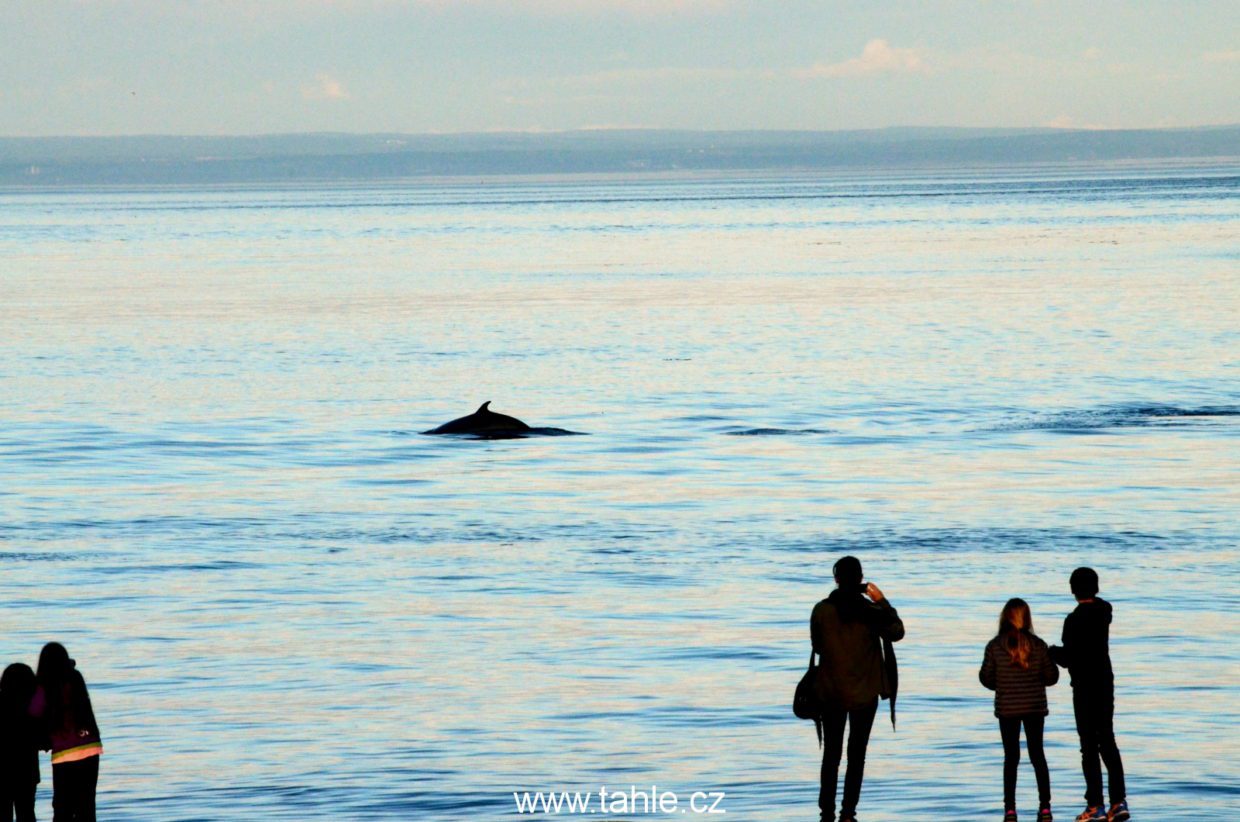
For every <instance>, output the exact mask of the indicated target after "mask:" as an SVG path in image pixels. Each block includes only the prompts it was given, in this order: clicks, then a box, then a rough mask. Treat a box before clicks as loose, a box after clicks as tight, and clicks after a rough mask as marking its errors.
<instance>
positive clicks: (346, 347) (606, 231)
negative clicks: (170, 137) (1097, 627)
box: [0, 166, 1240, 822]
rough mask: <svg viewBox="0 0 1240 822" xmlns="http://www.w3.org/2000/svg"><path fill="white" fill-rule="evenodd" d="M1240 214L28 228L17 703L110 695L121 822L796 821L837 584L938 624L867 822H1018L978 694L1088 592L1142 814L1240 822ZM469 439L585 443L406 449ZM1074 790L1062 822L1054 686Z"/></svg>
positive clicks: (1115, 176)
mask: <svg viewBox="0 0 1240 822" xmlns="http://www.w3.org/2000/svg"><path fill="white" fill-rule="evenodd" d="M1238 194H1240V169H1238V168H1237V167H1235V166H1207V167H1163V168H1149V169H1147V168H1138V167H1124V168H1111V169H1106V170H1102V171H1098V170H1084V171H1083V170H1073V169H1067V170H1064V169H1060V170H1052V171H1031V170H1013V171H1007V172H1002V173H999V172H985V173H983V172H977V173H955V174H951V175H933V174H923V175H911V176H906V177H897V176H891V175H885V176H884V175H878V176H873V177H864V176H853V177H847V178H832V177H787V178H777V177H762V178H714V179H707V178H694V179H607V180H592V181H583V180H576V181H515V182H513V181H510V182H493V181H470V182H468V183H464V182H460V183H452V184H421V185H410V186H407V187H399V186H392V187H370V188H339V187H333V188H313V187H311V188H283V189H278V190H259V189H236V190H234V189H210V190H191V189H166V190H146V191H132V190H102V191H100V190H96V191H71V192H41V193H28V192H27V193H23V192H14V191H9V192H5V193H0V261H2V263H0V264H2V267H3V271H0V306H2V307H3V311H2V312H0V343H2V345H0V419H2V420H3V426H2V427H0V602H2V607H0V658H2V660H0V661H4V662H9V661H16V660H26V661H28V662H32V663H33V662H34V660H35V659H36V656H37V653H38V650H39V647H40V646H41V644H42V643H43V642H45V641H48V640H50V639H58V640H61V641H62V642H64V643H65V644H66V645H67V646H68V648H69V650H70V653H71V654H72V655H74V656H75V657H76V658H77V660H78V663H79V667H80V668H81V669H82V670H83V672H84V673H85V675H86V677H87V679H88V681H89V682H90V684H91V688H92V694H93V697H94V701H95V706H96V710H97V712H98V714H99V718H100V723H101V725H102V728H103V732H104V736H105V741H106V746H107V752H106V754H105V759H104V761H103V767H102V775H101V781H100V802H101V807H102V818H105V819H109V820H151V821H152V822H168V821H169V820H270V819H290V820H326V819H333V820H335V819H359V820H368V819H383V820H389V819H391V820H395V819H427V820H478V819H504V818H515V816H516V815H515V812H514V804H513V800H512V795H511V794H512V791H514V790H515V791H525V790H531V791H532V790H544V789H557V790H583V791H585V790H597V789H598V787H599V786H607V787H609V788H613V789H614V788H624V789H627V788H628V787H629V786H630V785H634V784H636V785H639V786H649V785H650V784H652V783H653V784H656V785H658V786H659V789H660V790H664V789H666V790H672V791H677V792H679V793H680V795H681V797H682V801H683V798H685V797H687V796H688V794H689V793H691V792H692V791H694V790H704V791H723V792H725V793H726V798H725V799H724V800H723V802H722V804H721V807H722V808H724V809H726V811H727V812H728V816H726V817H722V818H728V819H734V820H796V819H809V818H816V814H817V808H816V805H815V802H816V792H817V767H818V765H817V758H818V751H817V748H816V742H815V739H814V733H813V730H812V726H810V725H809V724H808V723H804V722H799V721H797V720H795V719H793V717H792V716H791V713H790V710H789V704H790V701H791V697H792V691H793V688H794V686H795V684H796V681H797V679H798V678H799V676H800V674H801V671H802V669H803V666H804V664H805V659H806V656H807V651H808V626H807V619H808V615H809V611H810V609H811V607H812V606H813V604H814V602H815V601H817V600H818V599H819V598H820V597H822V596H825V595H826V594H827V593H828V591H829V589H830V581H829V577H830V574H829V569H830V566H831V564H832V562H833V561H834V560H835V559H836V558H837V557H839V556H841V555H843V554H846V553H851V554H855V555H857V556H859V557H860V558H861V560H862V561H863V563H864V564H865V567H866V571H867V575H868V577H869V578H870V579H872V580H873V581H875V582H876V583H878V584H879V585H880V586H881V587H882V588H883V589H884V590H885V591H886V592H887V594H888V595H889V597H890V598H891V600H892V602H893V603H894V604H895V605H896V606H897V607H898V608H899V609H900V611H901V614H902V615H903V617H904V620H905V623H906V625H907V627H908V637H907V639H906V640H905V641H904V642H903V643H902V644H901V645H900V646H899V651H900V661H901V666H902V667H901V672H902V693H901V697H900V702H899V709H900V721H899V728H898V731H896V732H894V733H893V732H892V729H891V727H890V725H889V724H888V723H885V722H883V721H882V720H881V718H880V721H879V723H878V724H877V725H876V727H875V733H874V739H873V742H872V744H871V748H870V751H871V754H870V761H869V768H868V771H867V779H866V783H865V792H864V795H863V798H862V806H861V810H862V818H863V819H865V820H867V822H868V821H869V820H879V821H880V822H881V820H894V819H897V818H899V819H953V820H982V819H993V818H997V817H998V816H999V813H1000V809H1001V796H1002V794H1001V761H1000V760H1001V749H1000V742H999V734H998V729H997V726H996V722H995V720H994V717H993V716H992V714H991V697H990V694H989V692H987V691H985V690H983V689H982V688H981V686H980V685H979V684H978V682H977V666H978V664H979V663H980V660H981V654H982V648H983V646H984V645H985V643H986V641H987V639H988V638H989V636H990V635H991V634H992V632H993V630H994V625H995V620H996V618H997V615H998V612H999V609H1000V606H1001V605H1002V603H1003V602H1004V600H1005V599H1006V598H1008V597H1009V596H1015V595H1020V596H1023V597H1025V598H1026V599H1028V600H1029V601H1030V603H1031V605H1032V608H1033V613H1034V620H1035V626H1036V627H1037V629H1038V631H1039V632H1040V633H1041V634H1042V635H1043V636H1045V637H1047V638H1049V639H1057V638H1058V635H1059V629H1060V625H1061V623H1062V620H1063V617H1064V615H1065V614H1066V613H1068V611H1069V610H1070V609H1071V607H1072V606H1073V604H1074V603H1073V602H1072V600H1071V598H1070V596H1069V593H1068V589H1067V577H1068V573H1069V572H1070V571H1071V569H1072V568H1073V567H1075V566H1076V565H1078V564H1086V563H1088V564H1090V565H1092V566H1094V567H1095V568H1097V569H1098V570H1099V572H1100V574H1101V577H1102V583H1103V595H1104V596H1107V597H1109V598H1110V599H1111V600H1112V601H1113V603H1114V605H1115V613H1116V621H1115V625H1114V628H1113V632H1112V656H1113V658H1114V662H1115V667H1116V670H1117V672H1118V681H1119V685H1118V707H1117V717H1116V723H1117V728H1118V736H1119V741H1120V746H1121V749H1122V751H1123V754H1124V761H1125V765H1126V767H1127V769H1128V773H1129V786H1130V796H1131V798H1132V806H1133V809H1134V812H1135V814H1136V816H1135V818H1137V819H1154V818H1158V819H1181V820H1189V819H1192V820H1232V819H1234V818H1235V816H1236V813H1237V811H1238V810H1240V788H1238V787H1237V786H1238V785H1240V765H1238V764H1237V762H1238V761H1240V745H1238V744H1237V738H1238V736H1237V726H1238V722H1237V720H1238V719H1240V707H1238V705H1240V702H1238V701H1237V700H1238V697H1240V688H1238V687H1237V681H1238V675H1240V650H1238V647H1237V643H1236V639H1235V633H1236V627H1237V616H1238V614H1240V562H1238V560H1240V554H1238V553H1237V549H1236V545H1237V540H1238V539H1240V525H1238V524H1237V513H1238V512H1240V469H1238V466H1240V353H1238V352H1240V267H1238V265H1237V261H1238V259H1240V240H1238V238H1240V232H1238V228H1240V197H1238ZM485 400H491V401H492V402H493V407H494V409H495V410H497V411H501V412H505V413H509V414H515V415H517V416H519V417H521V418H523V419H525V420H526V421H527V422H530V423H531V424H534V425H545V426H556V427H561V428H568V429H572V430H574V431H580V432H585V433H587V434H588V436H580V437H557V438H540V439H525V440H510V441H471V440H461V439H445V438H434V437H425V436H420V435H419V434H418V433H417V432H419V431H421V430H424V429H427V428H430V427H433V426H435V425H438V424H439V423H441V422H444V421H445V420H448V419H451V418H453V417H457V416H460V415H462V414H465V413H468V412H469V411H472V410H473V409H474V408H476V407H477V406H478V405H479V404H480V403H481V402H483V401H485ZM1048 755H1049V758H1050V763H1051V770H1052V779H1053V787H1054V792H1055V799H1056V801H1055V804H1056V808H1057V809H1058V811H1059V813H1060V815H1061V816H1063V817H1068V818H1070V817H1071V816H1072V815H1074V813H1075V812H1076V811H1077V810H1079V806H1081V805H1082V804H1083V802H1082V801H1081V793H1082V790H1083V785H1082V779H1081V775H1080V770H1079V761H1078V755H1077V753H1076V738H1075V732H1074V728H1073V722H1072V716H1071V693H1070V688H1069V687H1068V685H1067V683H1066V678H1065V682H1064V683H1062V684H1061V685H1059V686H1057V687H1056V688H1055V689H1053V691H1052V693H1051V716H1050V719H1049V724H1048ZM45 777H46V778H47V779H48V783H47V784H45V785H44V786H43V789H42V791H41V795H40V806H39V807H40V813H41V815H42V816H44V817H46V818H50V803H49V800H48V797H50V768H46V766H45ZM1019 790H1020V796H1021V807H1022V810H1024V811H1025V812H1026V813H1029V814H1031V813H1032V812H1033V811H1034V810H1035V808H1034V799H1035V793H1034V785H1033V779H1032V773H1031V771H1030V770H1029V769H1028V767H1027V766H1026V768H1025V769H1024V770H1022V773H1021V782H1020V789H1019ZM616 818H643V817H640V816H638V817H632V816H630V817H616ZM645 818H651V817H645ZM713 818H721V817H717V816H716V817H713Z"/></svg>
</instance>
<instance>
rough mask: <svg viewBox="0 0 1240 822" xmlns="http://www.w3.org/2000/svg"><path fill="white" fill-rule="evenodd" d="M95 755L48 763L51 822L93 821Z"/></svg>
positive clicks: (96, 762)
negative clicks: (50, 781)
mask: <svg viewBox="0 0 1240 822" xmlns="http://www.w3.org/2000/svg"><path fill="white" fill-rule="evenodd" d="M98 782H99V757H97V756H92V757H90V758H88V759H81V760H79V761H77V762H64V763H61V764H60V765H52V822H95V785H97V784H98Z"/></svg>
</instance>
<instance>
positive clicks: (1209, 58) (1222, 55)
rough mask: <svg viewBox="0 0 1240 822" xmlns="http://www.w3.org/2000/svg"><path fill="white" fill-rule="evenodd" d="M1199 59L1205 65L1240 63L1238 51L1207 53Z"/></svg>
mask: <svg viewBox="0 0 1240 822" xmlns="http://www.w3.org/2000/svg"><path fill="white" fill-rule="evenodd" d="M1201 59H1202V60H1205V61H1206V62H1207V63H1240V49H1227V50H1226V51H1207V52H1206V53H1205V54H1203V55H1201Z"/></svg>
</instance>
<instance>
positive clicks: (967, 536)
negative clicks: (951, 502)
mask: <svg viewBox="0 0 1240 822" xmlns="http://www.w3.org/2000/svg"><path fill="white" fill-rule="evenodd" d="M1174 539H1175V538H1174V537H1173V536H1172V535H1169V534H1148V533H1142V532H1138V531H1119V530H1117V531H1109V530H1096V531H1093V530H1077V529H1070V528H935V529H912V530H895V529H890V530H889V529H881V530H876V531H868V532H864V533H859V534H852V535H829V536H822V537H820V538H814V539H793V540H784V541H780V540H778V539H775V540H772V539H770V538H769V537H768V538H766V539H765V540H762V541H761V542H757V541H755V544H765V545H767V546H769V547H770V548H772V549H774V550H783V551H795V552H804V553H814V554H822V555H823V556H828V557H829V556H839V555H843V554H870V555H879V556H881V555H884V554H890V553H893V552H894V553H899V552H902V551H919V552H930V553H934V552H944V553H956V552H959V553H969V552H984V553H988V554H1002V553H1017V552H1027V551H1062V550H1065V549H1070V548H1077V549H1086V548H1088V549H1105V550H1109V551H1123V550H1128V549H1140V550H1143V551H1148V550H1151V549H1153V550H1158V549H1162V548H1166V547H1170V545H1171V544H1173V542H1174ZM1199 541H1200V535H1199V534H1194V535H1192V536H1191V537H1190V538H1187V539H1186V540H1185V542H1186V544H1188V543H1196V542H1199Z"/></svg>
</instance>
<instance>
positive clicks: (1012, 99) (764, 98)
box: [0, 0, 1240, 136]
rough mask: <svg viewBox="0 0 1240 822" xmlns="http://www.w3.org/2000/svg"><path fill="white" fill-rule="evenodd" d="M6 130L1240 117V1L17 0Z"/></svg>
mask: <svg viewBox="0 0 1240 822" xmlns="http://www.w3.org/2000/svg"><path fill="white" fill-rule="evenodd" d="M0 32H2V38H0V135H8V136H15V135H49V134H66V135H81V134H140V133H163V134H251V133H270V132H298V131H351V132H376V131H400V132H428V131H430V132H442V131H447V132H452V131H486V130H508V129H513V130H559V129H575V128H593V127H650V128H688V129H848V128H871V127H881V126H892V125H943V126H1037V125H1064V126H1082V127H1094V126H1098V127H1155V126H1192V125H1206V124H1220V123H1237V122H1240V3H1238V2H1235V1H1234V0H1227V1H1226V2H1222V1H1220V2H1213V1H1211V0H1206V1H1203V2H1186V1H1185V0H1180V2H1126V3H1120V2H1107V0H1089V2H1084V0H1080V1H1079V2H1055V1H1054V0H1045V1H1044V2H1038V0H1025V2H980V1H975V2H949V1H948V0H942V1H941V2H901V3H891V2H879V1H878V0H870V1H869V2H827V0H764V1H763V2H757V1H755V0H0Z"/></svg>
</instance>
